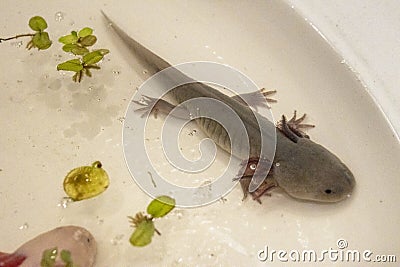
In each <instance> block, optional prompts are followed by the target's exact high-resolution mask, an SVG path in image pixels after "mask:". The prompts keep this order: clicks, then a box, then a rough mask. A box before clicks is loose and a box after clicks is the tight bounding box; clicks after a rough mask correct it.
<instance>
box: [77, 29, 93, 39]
mask: <svg viewBox="0 0 400 267" xmlns="http://www.w3.org/2000/svg"><path fill="white" fill-rule="evenodd" d="M92 33H93V29H91V28H89V27H85V28H83V29H82V30H80V31H79V32H78V36H79V37H81V38H83V37H86V36H89V35H91V34H92Z"/></svg>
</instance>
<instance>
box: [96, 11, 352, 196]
mask: <svg viewBox="0 0 400 267" xmlns="http://www.w3.org/2000/svg"><path fill="white" fill-rule="evenodd" d="M103 15H104V16H105V18H106V20H107V22H108V23H110V24H111V25H112V28H113V29H114V30H115V32H116V33H117V35H118V36H119V37H120V38H121V39H122V40H123V42H124V43H125V44H126V45H127V46H128V47H129V48H130V50H132V52H133V53H134V54H135V55H136V56H137V59H138V61H139V63H140V64H142V66H144V68H146V70H148V74H149V75H153V74H155V73H157V72H159V71H161V70H164V69H166V68H168V67H171V65H170V64H169V63H168V62H166V61H165V60H163V59H162V58H160V57H159V56H157V55H156V54H154V53H153V52H151V51H150V50H148V49H147V48H145V47H144V46H142V45H141V44H140V43H138V42H137V41H135V40H134V39H132V38H131V37H129V36H128V35H127V34H126V33H125V32H124V31H123V30H122V29H120V28H119V27H118V26H117V25H115V24H114V23H113V22H112V21H111V20H110V19H109V18H108V17H107V16H106V15H105V14H104V13H103ZM181 74H182V73H181ZM178 76H179V74H178ZM169 94H171V95H172V96H173V97H174V98H175V99H176V101H177V102H178V103H182V102H184V101H186V100H190V99H194V98H197V97H208V98H213V99H217V100H220V101H222V102H223V103H225V104H227V105H228V106H229V107H231V108H232V109H233V110H234V111H235V112H236V113H237V114H238V116H239V117H240V119H241V120H242V121H243V123H244V126H245V127H246V130H247V133H248V137H249V145H250V147H249V148H250V153H249V152H248V150H247V151H242V150H243V149H242V148H241V147H240V146H239V147H231V144H238V143H239V144H240V143H241V141H240V139H239V137H238V140H235V139H234V138H233V140H232V139H231V141H230V142H229V138H228V135H227V132H226V131H225V129H224V128H223V127H222V126H221V125H220V124H219V123H216V122H215V121H212V120H210V119H206V118H201V119H197V120H196V121H197V123H198V125H199V127H200V128H201V129H202V130H203V131H204V132H205V134H206V135H208V136H209V137H210V138H212V139H213V140H214V141H215V143H216V144H217V145H218V146H220V147H221V148H222V149H224V150H225V151H227V152H229V153H231V154H233V155H234V156H236V157H238V158H239V159H242V160H244V162H245V164H244V173H243V175H242V176H241V177H239V179H240V182H241V186H242V189H243V192H244V194H245V196H246V195H247V194H248V193H249V190H248V188H249V184H250V180H251V179H250V178H251V177H252V176H253V175H254V166H257V169H259V168H260V169H265V170H266V171H267V176H266V177H265V178H266V179H265V180H264V182H263V183H262V184H261V185H260V186H259V187H258V188H257V190H255V191H252V192H251V194H252V196H253V199H255V200H257V201H259V198H260V197H261V196H262V195H264V194H265V193H266V192H267V191H268V190H270V189H272V188H274V187H280V188H281V189H283V190H284V191H285V192H286V193H287V194H288V195H290V196H291V197H293V198H296V199H300V200H310V201H317V202H338V201H341V200H344V199H346V198H347V197H348V196H350V194H351V193H352V191H353V189H354V186H355V180H354V176H353V174H352V173H351V171H350V170H349V169H348V168H347V167H346V165H345V164H344V163H343V162H342V161H341V160H340V159H339V158H338V157H336V156H335V155H334V154H333V153H331V152H330V151H329V150H327V149H326V148H324V147H323V146H321V145H319V144H317V143H315V142H313V141H311V140H310V139H309V138H308V136H307V135H306V134H305V133H304V132H302V131H301V130H300V129H301V128H305V127H306V126H307V125H303V124H301V122H302V121H303V119H304V116H303V117H302V118H300V119H296V116H294V117H293V118H292V119H291V120H289V121H286V118H285V117H284V116H282V121H280V122H279V123H278V125H277V129H278V130H277V131H276V148H275V147H272V146H271V147H267V150H271V149H275V157H274V158H273V161H272V160H268V159H262V158H261V159H260V157H259V155H260V150H261V146H260V142H261V136H263V135H264V136H265V135H270V137H271V138H272V135H271V133H272V132H273V131H275V125H274V124H273V123H272V122H270V121H269V120H268V119H266V118H264V117H262V116H261V115H259V114H258V113H257V112H254V111H253V110H251V109H250V108H249V107H248V106H247V105H244V104H243V102H242V101H241V100H240V98H238V97H229V96H227V95H225V94H223V93H221V92H220V91H218V90H215V89H213V88H212V87H209V86H207V85H205V84H202V83H192V84H187V85H183V86H179V87H177V88H175V89H173V90H171V91H170V92H169ZM154 101H157V105H156V106H155V107H156V108H157V109H158V110H161V111H163V112H169V111H170V110H171V109H172V108H173V107H174V105H172V104H170V103H168V102H166V101H164V100H156V99H152V98H147V104H148V105H151V104H153V102H154ZM137 103H138V104H139V102H137ZM185 107H186V108H187V109H188V110H189V112H194V111H196V110H197V111H198V107H196V106H190V105H186V106H185ZM257 119H258V120H259V121H258V122H259V123H258V122H257ZM243 155H247V158H243ZM254 164H255V165H254ZM271 166H272V167H271ZM270 167H271V168H270Z"/></svg>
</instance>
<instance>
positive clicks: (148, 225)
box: [129, 220, 155, 247]
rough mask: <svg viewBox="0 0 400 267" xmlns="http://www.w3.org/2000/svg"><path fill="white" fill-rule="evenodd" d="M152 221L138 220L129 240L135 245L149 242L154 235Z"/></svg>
mask: <svg viewBox="0 0 400 267" xmlns="http://www.w3.org/2000/svg"><path fill="white" fill-rule="evenodd" d="M154 231H155V228H154V223H153V222H152V221H150V220H144V221H142V222H140V223H139V224H138V225H137V227H136V229H135V231H134V232H133V233H132V235H131V238H130V239H129V242H130V243H131V244H132V245H133V246H136V247H144V246H146V245H148V244H150V242H151V239H152V238H153V235H154Z"/></svg>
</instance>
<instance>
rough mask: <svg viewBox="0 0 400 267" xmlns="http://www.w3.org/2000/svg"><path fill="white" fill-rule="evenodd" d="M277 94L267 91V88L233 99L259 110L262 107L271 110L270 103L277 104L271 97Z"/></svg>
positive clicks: (236, 96) (273, 91) (274, 91)
mask: <svg viewBox="0 0 400 267" xmlns="http://www.w3.org/2000/svg"><path fill="white" fill-rule="evenodd" d="M275 93H276V90H271V91H267V90H266V89H265V88H262V89H260V90H258V91H255V92H251V93H246V94H240V95H235V96H233V97H232V99H235V100H236V101H239V102H240V103H242V104H248V105H250V106H251V107H253V108H254V109H255V110H257V109H258V108H261V107H266V108H271V107H270V106H269V105H268V103H276V102H277V101H276V100H275V99H273V98H270V97H269V96H270V95H272V94H275Z"/></svg>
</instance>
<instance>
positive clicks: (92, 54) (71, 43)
mask: <svg viewBox="0 0 400 267" xmlns="http://www.w3.org/2000/svg"><path fill="white" fill-rule="evenodd" d="M58 41H59V42H60V43H62V44H63V47H62V49H63V50H64V51H65V52H68V53H72V54H74V55H75V56H78V58H76V59H71V60H67V61H65V62H63V63H60V64H58V65H57V70H65V71H72V72H75V74H74V76H72V80H73V81H74V82H81V80H82V77H83V76H84V75H86V76H88V77H92V72H91V69H100V66H99V65H98V64H97V63H99V62H100V61H101V60H102V59H103V58H104V56H105V55H106V54H108V53H109V52H110V51H109V50H108V49H97V50H93V51H90V50H89V48H88V47H90V46H92V45H94V44H95V43H96V42H97V37H96V36H95V35H93V29H91V28H89V27H85V28H83V29H81V30H80V31H79V32H77V31H72V32H71V34H69V35H65V36H62V37H60V38H59V39H58Z"/></svg>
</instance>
